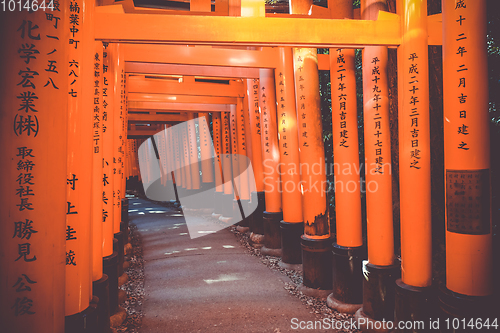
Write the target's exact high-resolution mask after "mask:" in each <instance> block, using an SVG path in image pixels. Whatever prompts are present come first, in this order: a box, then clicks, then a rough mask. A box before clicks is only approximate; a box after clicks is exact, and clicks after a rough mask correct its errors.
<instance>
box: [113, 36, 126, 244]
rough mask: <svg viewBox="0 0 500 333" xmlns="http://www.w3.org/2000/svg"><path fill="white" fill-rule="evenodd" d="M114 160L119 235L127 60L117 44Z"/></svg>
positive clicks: (115, 57)
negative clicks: (124, 91)
mask: <svg viewBox="0 0 500 333" xmlns="http://www.w3.org/2000/svg"><path fill="white" fill-rule="evenodd" d="M113 62H114V64H113V65H114V68H113V73H111V74H112V77H113V87H112V88H113V94H114V96H113V109H114V110H113V111H114V114H113V120H112V121H113V123H112V124H113V159H112V162H113V164H112V175H113V230H114V233H115V234H117V233H119V232H120V223H121V202H122V197H123V196H124V195H123V193H122V178H121V173H122V165H121V158H122V157H121V150H122V149H121V147H122V142H121V140H122V133H123V132H122V126H123V125H122V124H123V103H124V101H123V99H122V88H123V80H122V75H124V73H125V58H124V53H123V49H122V46H121V45H120V44H116V53H114V54H113Z"/></svg>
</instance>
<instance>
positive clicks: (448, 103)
mask: <svg viewBox="0 0 500 333" xmlns="http://www.w3.org/2000/svg"><path fill="white" fill-rule="evenodd" d="M442 8H443V104H444V119H445V121H444V154H445V155H444V156H445V160H444V166H445V172H446V174H445V175H446V182H445V184H446V192H445V194H446V288H447V289H446V290H445V291H444V293H443V294H442V295H441V296H440V298H441V307H442V308H443V310H444V311H445V312H447V313H448V314H450V315H452V316H454V317H466V318H471V317H472V318H474V317H478V316H482V317H485V316H487V314H488V313H490V311H491V309H488V308H485V307H487V306H488V305H487V304H492V301H491V300H489V297H491V295H492V293H493V273H492V267H493V259H492V226H491V180H490V154H489V152H490V141H489V139H490V136H489V120H488V71H487V63H488V62H487V56H486V33H487V32H486V31H487V30H486V22H487V19H486V1H484V0H479V1H471V0H463V1H453V2H449V1H444V2H443V3H442ZM464 298H465V299H466V300H467V302H466V303H467V304H468V305H466V306H464V304H465V303H464Z"/></svg>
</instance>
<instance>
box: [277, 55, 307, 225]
mask: <svg viewBox="0 0 500 333" xmlns="http://www.w3.org/2000/svg"><path fill="white" fill-rule="evenodd" d="M275 81H276V98H277V101H278V110H277V112H278V133H279V146H280V158H281V160H280V161H281V170H280V174H281V183H282V189H283V192H282V202H283V221H285V222H289V223H293V222H302V221H303V211H302V189H301V188H300V173H299V166H300V158H299V138H298V128H297V111H296V109H295V85H294V81H293V52H292V49H291V48H289V47H287V48H283V47H281V48H280V49H279V62H278V65H277V67H276V71H275ZM300 87H301V88H303V84H301V85H300ZM305 135H307V133H306V134H305Z"/></svg>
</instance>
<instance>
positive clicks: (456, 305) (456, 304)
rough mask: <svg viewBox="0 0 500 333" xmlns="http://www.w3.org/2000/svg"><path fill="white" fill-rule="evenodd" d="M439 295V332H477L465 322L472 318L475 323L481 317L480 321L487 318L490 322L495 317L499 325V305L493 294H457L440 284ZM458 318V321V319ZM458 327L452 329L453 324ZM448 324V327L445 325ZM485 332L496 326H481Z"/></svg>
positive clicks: (477, 330)
mask: <svg viewBox="0 0 500 333" xmlns="http://www.w3.org/2000/svg"><path fill="white" fill-rule="evenodd" d="M438 297H439V302H438V303H439V304H438V306H439V310H440V315H441V320H440V325H439V328H440V330H441V332H446V333H448V332H453V333H454V332H474V331H475V332H479V331H481V330H479V329H471V327H469V326H467V323H469V321H470V320H471V319H473V321H472V322H473V323H474V325H476V324H475V323H476V319H477V318H481V319H482V323H484V322H485V321H486V319H489V323H490V324H491V323H492V322H493V321H494V320H495V318H497V322H496V323H497V324H498V325H500V322H498V321H499V320H500V318H499V315H498V314H499V313H500V306H499V303H498V299H496V298H495V297H494V295H489V296H468V295H464V294H459V293H456V292H454V291H451V290H450V289H448V288H446V287H444V286H441V287H440V288H439V292H438ZM455 318H457V319H459V323H458V320H457V319H455ZM446 319H449V320H448V322H449V324H448V325H447V323H446V321H445V320H446ZM463 319H465V323H466V325H465V327H464V325H463ZM454 322H455V324H456V326H455V327H458V329H453V324H454ZM447 326H448V327H447ZM464 328H465V329H464ZM483 329H484V331H485V332H487V331H494V330H496V328H495V327H494V326H490V329H486V327H484V328H483Z"/></svg>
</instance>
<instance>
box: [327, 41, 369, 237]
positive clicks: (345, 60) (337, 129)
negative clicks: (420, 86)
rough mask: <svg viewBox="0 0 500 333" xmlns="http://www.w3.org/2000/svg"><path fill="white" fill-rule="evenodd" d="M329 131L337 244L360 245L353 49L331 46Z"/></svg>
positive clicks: (360, 227)
mask: <svg viewBox="0 0 500 333" xmlns="http://www.w3.org/2000/svg"><path fill="white" fill-rule="evenodd" d="M330 78H331V79H330V81H331V91H332V133H333V156H334V162H335V163H334V176H335V180H334V183H335V214H336V229H337V244H338V245H340V246H345V247H358V246H362V245H363V239H362V223H361V195H360V194H361V191H362V190H363V191H364V188H362V187H363V186H362V183H361V179H360V175H359V173H357V172H356V171H354V170H359V147H358V115H357V103H356V76H355V61H354V50H353V49H333V48H332V49H330Z"/></svg>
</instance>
